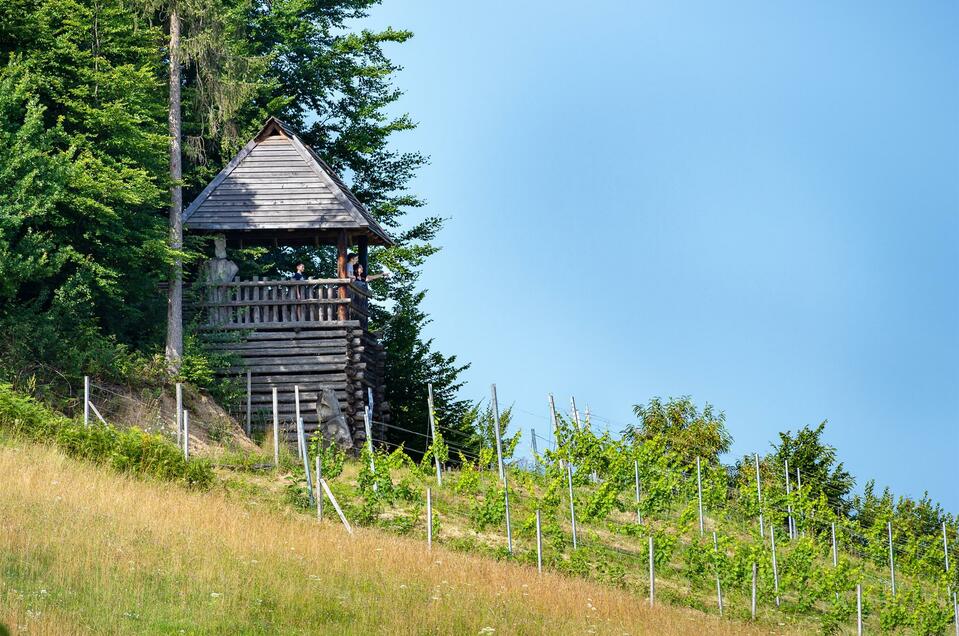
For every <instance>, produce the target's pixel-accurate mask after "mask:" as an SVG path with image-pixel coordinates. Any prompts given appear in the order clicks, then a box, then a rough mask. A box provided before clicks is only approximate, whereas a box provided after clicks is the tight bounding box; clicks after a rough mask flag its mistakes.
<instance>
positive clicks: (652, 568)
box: [649, 535, 656, 607]
mask: <svg viewBox="0 0 959 636" xmlns="http://www.w3.org/2000/svg"><path fill="white" fill-rule="evenodd" d="M655 604H656V559H655V558H654V556H653V537H652V535H650V537H649V606H650V607H652V606H653V605H655Z"/></svg>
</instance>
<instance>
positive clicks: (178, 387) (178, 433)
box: [176, 382, 183, 446]
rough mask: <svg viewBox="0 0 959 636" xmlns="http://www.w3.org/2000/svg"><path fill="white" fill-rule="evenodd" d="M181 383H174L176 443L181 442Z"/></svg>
mask: <svg viewBox="0 0 959 636" xmlns="http://www.w3.org/2000/svg"><path fill="white" fill-rule="evenodd" d="M182 438H183V384H182V383H180V382H177V383H176V445H177V446H179V445H180V444H182V443H183V439H182Z"/></svg>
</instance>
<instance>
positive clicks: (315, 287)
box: [195, 278, 370, 329]
mask: <svg viewBox="0 0 959 636" xmlns="http://www.w3.org/2000/svg"><path fill="white" fill-rule="evenodd" d="M364 287H365V286H362V284H356V283H351V282H350V280H349V279H346V278H332V279H330V278H327V279H305V280H269V279H255V280H248V281H235V282H231V283H220V284H216V285H204V286H202V287H201V288H199V289H198V290H197V293H198V297H199V299H200V300H199V302H196V303H195V307H196V308H197V309H198V310H199V311H200V316H199V322H200V324H201V325H203V326H205V327H211V328H222V329H236V328H256V327H271V326H293V325H303V324H307V323H318V322H320V323H322V322H333V321H341V320H358V321H360V323H361V324H363V325H364V326H365V325H366V322H367V320H368V318H369V297H370V293H369V291H368V290H367V289H365V288H364Z"/></svg>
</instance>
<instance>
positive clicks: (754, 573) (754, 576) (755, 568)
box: [751, 563, 757, 620]
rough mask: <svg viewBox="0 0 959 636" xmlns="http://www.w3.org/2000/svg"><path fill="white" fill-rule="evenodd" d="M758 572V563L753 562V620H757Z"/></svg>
mask: <svg viewBox="0 0 959 636" xmlns="http://www.w3.org/2000/svg"><path fill="white" fill-rule="evenodd" d="M756 574H757V567H756V564H755V563H753V594H752V605H751V608H752V617H753V620H756Z"/></svg>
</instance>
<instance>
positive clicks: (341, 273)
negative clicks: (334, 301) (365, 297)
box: [336, 230, 349, 320]
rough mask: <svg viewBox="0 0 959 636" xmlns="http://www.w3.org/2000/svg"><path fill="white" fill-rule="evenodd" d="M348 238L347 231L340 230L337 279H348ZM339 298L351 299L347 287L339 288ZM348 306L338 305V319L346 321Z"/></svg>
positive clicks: (337, 242)
mask: <svg viewBox="0 0 959 636" xmlns="http://www.w3.org/2000/svg"><path fill="white" fill-rule="evenodd" d="M347 245H348V241H347V236H346V230H340V233H339V234H338V235H337V238H336V276H337V278H341V279H344V278H348V276H347V274H346V251H347ZM339 297H340V299H341V300H342V299H346V298H349V294H347V291H346V285H340V286H339ZM346 309H347V308H346V305H345V304H340V305H337V319H338V320H346V317H347V311H346Z"/></svg>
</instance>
